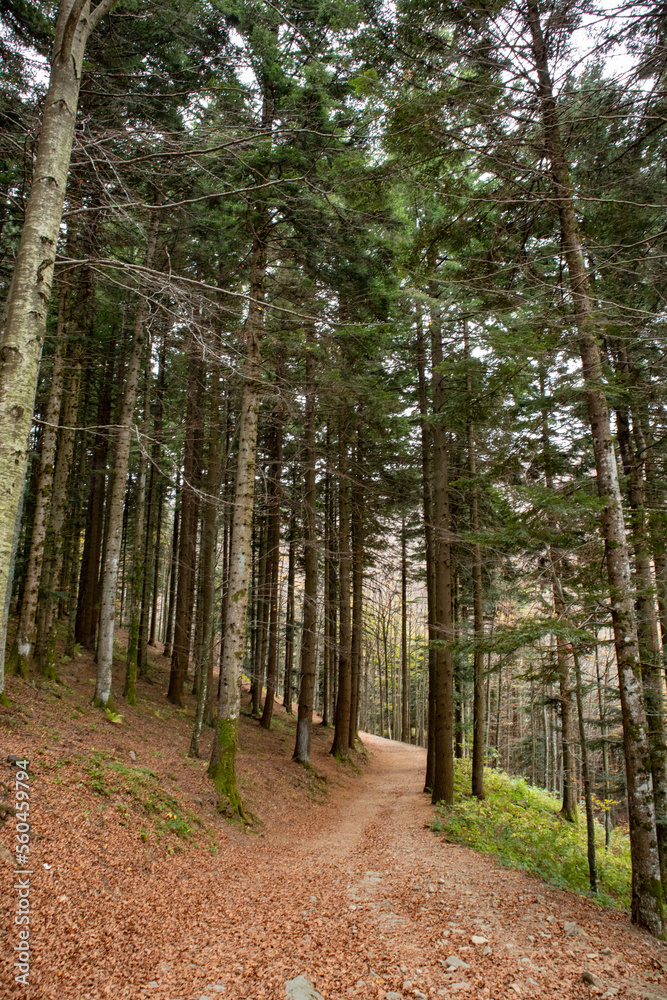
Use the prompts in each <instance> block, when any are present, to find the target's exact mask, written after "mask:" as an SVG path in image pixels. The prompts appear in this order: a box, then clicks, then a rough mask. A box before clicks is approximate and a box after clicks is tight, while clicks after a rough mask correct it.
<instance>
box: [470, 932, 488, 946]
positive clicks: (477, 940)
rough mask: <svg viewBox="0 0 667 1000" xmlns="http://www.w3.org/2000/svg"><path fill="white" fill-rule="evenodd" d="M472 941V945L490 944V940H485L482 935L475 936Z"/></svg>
mask: <svg viewBox="0 0 667 1000" xmlns="http://www.w3.org/2000/svg"><path fill="white" fill-rule="evenodd" d="M470 940H471V942H472V944H488V943H489V939H488V938H485V937H482V935H481V934H473V936H472V937H471V938H470Z"/></svg>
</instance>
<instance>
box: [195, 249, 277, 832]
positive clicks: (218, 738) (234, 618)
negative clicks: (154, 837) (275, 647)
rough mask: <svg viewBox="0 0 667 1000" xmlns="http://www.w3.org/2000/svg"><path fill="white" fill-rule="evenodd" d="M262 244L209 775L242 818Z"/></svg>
mask: <svg viewBox="0 0 667 1000" xmlns="http://www.w3.org/2000/svg"><path fill="white" fill-rule="evenodd" d="M266 256H267V255H266V245H265V243H264V242H263V241H262V240H261V239H260V238H259V237H256V239H255V245H254V247H253V259H252V265H251V276H250V301H249V307H248V319H247V321H246V327H245V334H246V349H245V364H244V381H243V390H242V394H241V413H240V415H239V423H238V459H237V467H236V488H235V491H234V519H233V523H232V539H231V549H230V554H229V587H228V592H227V600H226V612H225V639H224V648H223V655H222V661H221V664H220V670H221V673H220V698H219V700H218V718H217V722H216V728H215V737H214V740H213V748H212V752H211V762H210V765H209V769H208V773H209V776H210V777H211V779H212V780H213V783H214V786H215V789H216V793H217V797H218V808H219V809H221V810H225V809H227V808H231V810H232V811H233V812H235V813H237V814H239V815H241V816H243V805H242V803H241V798H240V796H239V793H238V789H237V785H236V748H237V745H238V729H239V713H240V710H241V669H242V667H243V655H244V651H245V644H246V624H247V612H248V584H249V582H250V579H249V577H250V564H251V544H252V519H253V506H254V500H255V462H256V457H257V418H258V411H259V401H260V392H261V380H262V368H261V342H262V334H263V329H264V326H263V316H264V313H263V310H262V307H261V306H259V305H257V303H258V301H260V300H261V299H262V298H263V291H264V276H265V273H266Z"/></svg>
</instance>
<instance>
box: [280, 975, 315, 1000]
mask: <svg viewBox="0 0 667 1000" xmlns="http://www.w3.org/2000/svg"><path fill="white" fill-rule="evenodd" d="M285 998H286V1000H324V997H323V996H322V994H321V993H318V992H317V990H316V989H315V987H314V986H313V984H312V983H311V981H310V979H306V977H305V976H295V977H294V979H289V980H288V981H287V982H286V983H285Z"/></svg>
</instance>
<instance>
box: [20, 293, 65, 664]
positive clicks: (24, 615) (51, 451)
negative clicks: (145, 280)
mask: <svg viewBox="0 0 667 1000" xmlns="http://www.w3.org/2000/svg"><path fill="white" fill-rule="evenodd" d="M67 305H68V287H67V284H66V283H65V282H63V283H62V285H61V288H60V301H59V304H58V327H57V333H56V353H55V357H54V359H53V371H52V373H51V388H50V391H49V401H48V403H47V407H46V413H45V416H44V434H43V436H42V451H41V455H40V462H39V476H38V480H37V493H36V497H35V509H34V512H33V515H32V538H31V540H30V553H29V555H28V566H27V569H26V576H25V585H24V588H23V598H22V600H21V614H20V616H19V622H18V629H17V634H16V644H15V651H14V655H15V658H16V669H17V670H18V672H19V673H20V674H21V675H22V676H23V677H27V676H28V672H29V669H30V654H31V652H32V648H33V644H34V642H35V631H36V611H37V599H38V595H39V587H40V581H41V578H42V566H43V562H44V542H45V540H46V532H47V527H48V519H49V509H50V506H51V495H52V489H53V469H54V463H55V457H56V443H57V441H58V423H59V420H60V406H61V402H62V391H63V380H64V375H65V328H66V322H67ZM13 665H14V664H13V657H12V658H11V659H10V666H11V667H13Z"/></svg>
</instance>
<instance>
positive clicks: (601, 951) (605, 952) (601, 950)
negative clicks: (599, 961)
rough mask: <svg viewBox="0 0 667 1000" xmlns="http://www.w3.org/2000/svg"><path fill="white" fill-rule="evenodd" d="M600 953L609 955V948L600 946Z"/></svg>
mask: <svg viewBox="0 0 667 1000" xmlns="http://www.w3.org/2000/svg"><path fill="white" fill-rule="evenodd" d="M600 954H601V955H611V948H601V949H600Z"/></svg>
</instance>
